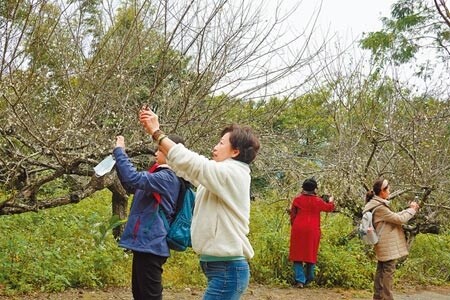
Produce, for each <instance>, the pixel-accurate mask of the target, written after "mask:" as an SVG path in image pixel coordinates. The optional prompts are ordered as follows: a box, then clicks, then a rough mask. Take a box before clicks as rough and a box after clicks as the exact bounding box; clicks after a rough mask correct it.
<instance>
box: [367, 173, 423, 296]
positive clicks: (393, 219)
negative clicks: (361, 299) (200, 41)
mask: <svg viewBox="0 0 450 300" xmlns="http://www.w3.org/2000/svg"><path fill="white" fill-rule="evenodd" d="M389 194H390V191H389V182H388V181H387V180H386V179H378V180H377V181H375V183H374V184H373V190H371V191H368V192H367V194H366V201H367V203H366V205H365V207H364V211H368V210H371V211H372V212H373V223H374V227H375V230H376V232H377V235H378V243H377V244H376V245H375V255H376V257H377V261H378V262H377V269H376V272H375V279H374V293H373V299H374V300H392V299H394V297H393V294H392V290H393V281H394V280H393V279H394V272H395V264H396V260H397V259H399V258H401V257H404V256H406V255H408V248H407V245H406V238H405V233H404V232H403V228H402V224H405V223H407V222H408V221H409V220H410V219H411V218H412V217H414V215H415V214H416V212H417V211H418V210H419V205H418V204H417V203H416V202H411V203H410V205H409V208H408V209H405V210H403V211H400V212H397V213H395V212H393V211H392V210H391V209H390V207H389V202H390V201H389V200H388V199H389Z"/></svg>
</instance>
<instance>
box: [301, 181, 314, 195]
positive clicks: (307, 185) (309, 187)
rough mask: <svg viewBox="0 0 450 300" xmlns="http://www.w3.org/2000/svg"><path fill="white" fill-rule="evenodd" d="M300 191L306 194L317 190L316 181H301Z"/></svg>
mask: <svg viewBox="0 0 450 300" xmlns="http://www.w3.org/2000/svg"><path fill="white" fill-rule="evenodd" d="M302 189H303V190H304V191H307V192H314V190H315V189H317V181H316V180H315V179H314V178H308V179H306V180H305V181H303V184H302Z"/></svg>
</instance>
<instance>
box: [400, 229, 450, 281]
mask: <svg viewBox="0 0 450 300" xmlns="http://www.w3.org/2000/svg"><path fill="white" fill-rule="evenodd" d="M396 277H397V278H399V279H400V280H403V281H411V282H419V283H420V284H423V285H441V284H445V283H447V284H448V282H449V281H450V234H449V232H447V233H444V234H441V235H433V234H419V235H417V236H416V238H415V240H414V243H413V246H412V248H411V250H410V254H409V256H408V259H406V260H405V261H404V263H402V264H401V266H399V268H398V270H397V273H396Z"/></svg>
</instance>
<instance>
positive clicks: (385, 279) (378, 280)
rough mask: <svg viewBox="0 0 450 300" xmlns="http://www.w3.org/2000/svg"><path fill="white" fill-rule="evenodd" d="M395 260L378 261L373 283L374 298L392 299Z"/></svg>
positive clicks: (380, 299)
mask: <svg viewBox="0 0 450 300" xmlns="http://www.w3.org/2000/svg"><path fill="white" fill-rule="evenodd" d="M395 263H396V261H395V260H388V261H379V262H378V263H377V271H376V272H375V280H374V284H373V299H374V300H393V299H394V295H393V294H392V286H393V284H394V272H395Z"/></svg>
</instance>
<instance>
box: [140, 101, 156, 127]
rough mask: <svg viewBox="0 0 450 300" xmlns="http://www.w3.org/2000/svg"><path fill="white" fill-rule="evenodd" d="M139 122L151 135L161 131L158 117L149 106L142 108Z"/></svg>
mask: <svg viewBox="0 0 450 300" xmlns="http://www.w3.org/2000/svg"><path fill="white" fill-rule="evenodd" d="M139 121H140V122H141V124H142V126H143V127H144V129H145V131H147V132H148V133H150V134H153V133H154V132H155V131H156V130H158V129H159V121H158V116H157V115H156V114H155V113H154V112H153V111H152V110H151V109H150V108H148V106H145V107H142V108H141V110H140V111H139Z"/></svg>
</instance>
